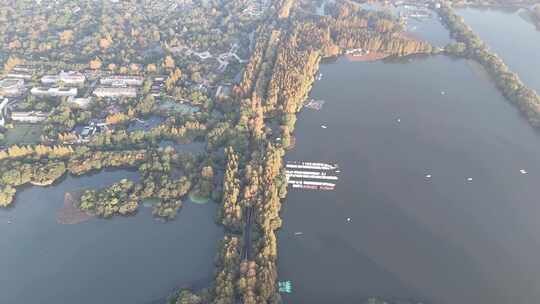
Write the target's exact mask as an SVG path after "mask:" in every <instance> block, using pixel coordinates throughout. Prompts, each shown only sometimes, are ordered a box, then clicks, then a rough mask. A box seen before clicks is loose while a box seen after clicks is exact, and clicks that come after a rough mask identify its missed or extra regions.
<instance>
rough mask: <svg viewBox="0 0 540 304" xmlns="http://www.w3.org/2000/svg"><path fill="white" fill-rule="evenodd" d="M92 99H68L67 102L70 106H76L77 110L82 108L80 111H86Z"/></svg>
mask: <svg viewBox="0 0 540 304" xmlns="http://www.w3.org/2000/svg"><path fill="white" fill-rule="evenodd" d="M92 101H93V100H92V97H79V98H77V97H73V96H71V97H69V98H68V100H67V102H68V103H70V104H74V105H76V106H78V107H79V108H82V109H86V108H88V107H89V106H90V104H91V103H92Z"/></svg>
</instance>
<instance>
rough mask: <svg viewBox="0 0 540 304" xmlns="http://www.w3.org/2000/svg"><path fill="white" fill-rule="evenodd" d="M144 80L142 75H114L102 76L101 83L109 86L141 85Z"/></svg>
mask: <svg viewBox="0 0 540 304" xmlns="http://www.w3.org/2000/svg"><path fill="white" fill-rule="evenodd" d="M143 81H144V77H142V76H129V75H113V76H107V77H103V78H101V79H100V80H99V83H101V84H103V85H108V86H141V85H142V84H143Z"/></svg>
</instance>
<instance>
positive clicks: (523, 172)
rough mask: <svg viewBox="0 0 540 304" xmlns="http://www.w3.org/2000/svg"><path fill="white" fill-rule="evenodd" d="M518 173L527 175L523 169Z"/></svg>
mask: <svg viewBox="0 0 540 304" xmlns="http://www.w3.org/2000/svg"><path fill="white" fill-rule="evenodd" d="M519 172H520V173H521V174H527V171H525V170H523V169H521V170H519Z"/></svg>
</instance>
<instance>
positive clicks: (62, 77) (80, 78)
mask: <svg viewBox="0 0 540 304" xmlns="http://www.w3.org/2000/svg"><path fill="white" fill-rule="evenodd" d="M85 80H86V77H85V76H84V75H83V74H82V73H79V72H73V71H72V72H64V71H62V72H60V74H58V75H45V76H43V77H41V83H43V84H55V83H58V82H63V83H65V84H71V85H75V84H83V83H84V81H85Z"/></svg>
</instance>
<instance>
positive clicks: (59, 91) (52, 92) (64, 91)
mask: <svg viewBox="0 0 540 304" xmlns="http://www.w3.org/2000/svg"><path fill="white" fill-rule="evenodd" d="M77 92H78V91H77V88H44V87H35V88H32V90H30V93H32V95H37V96H51V97H56V96H72V97H73V96H77Z"/></svg>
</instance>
